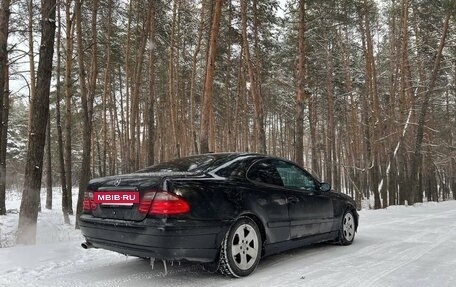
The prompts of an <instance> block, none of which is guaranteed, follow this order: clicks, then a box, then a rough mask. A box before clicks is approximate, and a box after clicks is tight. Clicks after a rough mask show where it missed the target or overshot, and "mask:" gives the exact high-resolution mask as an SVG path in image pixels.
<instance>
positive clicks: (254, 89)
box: [241, 0, 266, 154]
mask: <svg viewBox="0 0 456 287" xmlns="http://www.w3.org/2000/svg"><path fill="white" fill-rule="evenodd" d="M241 18H242V42H243V46H244V56H245V61H246V63H247V70H248V74H249V79H250V92H251V95H252V100H253V107H254V113H255V118H254V122H255V137H254V139H255V141H256V145H255V150H256V151H258V152H260V153H263V154H264V153H266V136H265V132H264V107H263V99H262V95H261V91H260V89H259V85H260V83H259V82H258V75H257V73H256V69H255V68H254V66H253V63H252V58H251V56H250V48H249V42H248V38H247V1H246V0H242V1H241Z"/></svg>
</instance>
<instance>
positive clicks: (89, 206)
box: [82, 191, 97, 212]
mask: <svg viewBox="0 0 456 287" xmlns="http://www.w3.org/2000/svg"><path fill="white" fill-rule="evenodd" d="M96 208H97V204H96V203H95V202H93V192H92V191H86V192H84V201H83V202H82V210H83V211H86V212H90V211H92V210H95V209H96Z"/></svg>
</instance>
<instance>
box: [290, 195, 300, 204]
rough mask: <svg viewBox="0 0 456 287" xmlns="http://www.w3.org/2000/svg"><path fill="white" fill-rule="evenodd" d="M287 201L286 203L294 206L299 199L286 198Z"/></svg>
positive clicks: (294, 197)
mask: <svg viewBox="0 0 456 287" xmlns="http://www.w3.org/2000/svg"><path fill="white" fill-rule="evenodd" d="M287 201H288V203H291V204H296V203H298V201H299V199H298V198H297V197H296V196H289V197H288V198H287Z"/></svg>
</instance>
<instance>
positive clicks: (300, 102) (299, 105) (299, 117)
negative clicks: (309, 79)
mask: <svg viewBox="0 0 456 287" xmlns="http://www.w3.org/2000/svg"><path fill="white" fill-rule="evenodd" d="M305 33H306V1H305V0H300V1H299V29H298V67H297V77H296V78H297V91H296V148H295V161H296V163H297V164H298V165H300V166H304V102H305V100H306V90H305V84H306V39H305V38H306V36H305ZM312 128H314V127H311V129H312Z"/></svg>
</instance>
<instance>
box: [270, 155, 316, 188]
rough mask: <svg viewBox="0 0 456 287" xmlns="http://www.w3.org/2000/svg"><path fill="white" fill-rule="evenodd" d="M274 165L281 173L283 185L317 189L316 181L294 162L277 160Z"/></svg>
mask: <svg viewBox="0 0 456 287" xmlns="http://www.w3.org/2000/svg"><path fill="white" fill-rule="evenodd" d="M274 165H275V167H276V169H277V171H278V173H279V174H280V178H281V180H282V182H283V186H284V187H286V188H291V189H302V190H315V181H314V179H313V178H312V176H310V175H309V174H307V173H306V172H304V171H303V170H302V169H300V168H299V167H297V166H296V165H294V164H291V163H288V162H285V161H280V160H277V161H275V162H274Z"/></svg>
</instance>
